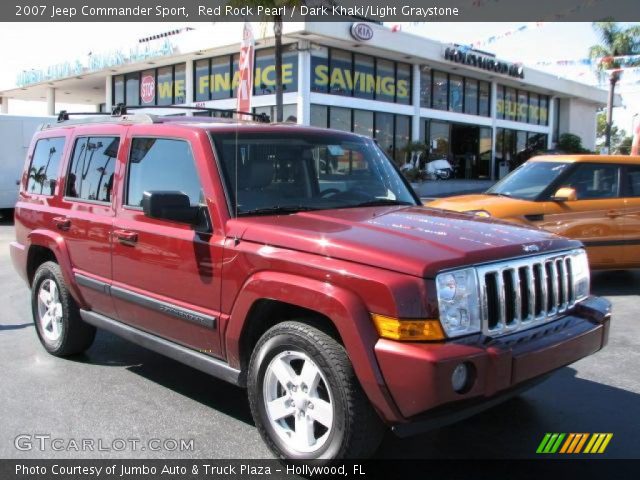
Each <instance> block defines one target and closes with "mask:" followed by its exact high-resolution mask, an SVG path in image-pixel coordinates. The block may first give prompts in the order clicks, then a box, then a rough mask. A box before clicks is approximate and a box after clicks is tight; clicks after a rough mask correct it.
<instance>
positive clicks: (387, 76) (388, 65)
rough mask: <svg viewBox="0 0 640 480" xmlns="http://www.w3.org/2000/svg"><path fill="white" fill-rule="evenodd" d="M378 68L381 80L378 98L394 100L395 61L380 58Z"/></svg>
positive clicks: (377, 92) (388, 100) (377, 93)
mask: <svg viewBox="0 0 640 480" xmlns="http://www.w3.org/2000/svg"><path fill="white" fill-rule="evenodd" d="M376 68H377V74H378V80H379V86H378V89H377V91H376V100H381V101H383V102H393V101H394V100H395V91H396V84H395V68H394V63H393V62H391V61H389V60H381V59H378V61H377V62H376Z"/></svg>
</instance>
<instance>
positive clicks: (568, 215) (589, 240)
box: [537, 163, 624, 268]
mask: <svg viewBox="0 0 640 480" xmlns="http://www.w3.org/2000/svg"><path fill="white" fill-rule="evenodd" d="M620 173H621V172H620V168H619V167H618V166H617V165H614V164H596V163H580V164H578V165H576V166H575V167H574V169H572V171H571V172H570V173H569V175H568V177H567V178H566V179H565V180H564V181H563V182H562V184H561V185H560V187H569V188H573V189H574V190H575V191H576V195H577V200H575V201H567V202H561V201H558V202H554V201H548V202H545V205H544V220H543V221H542V222H540V223H539V224H537V225H539V226H540V227H542V228H544V229H545V230H548V231H550V232H553V233H556V234H558V235H562V236H565V237H569V238H575V239H577V240H580V241H582V242H583V243H584V245H585V247H587V253H588V255H589V264H590V265H591V267H592V268H616V267H617V266H620V265H623V264H624V258H623V255H622V254H621V250H620V246H621V243H622V242H623V240H624V234H623V203H624V202H623V200H622V198H621V196H620Z"/></svg>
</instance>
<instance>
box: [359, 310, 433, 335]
mask: <svg viewBox="0 0 640 480" xmlns="http://www.w3.org/2000/svg"><path fill="white" fill-rule="evenodd" d="M371 319H372V320H373V323H374V325H375V326H376V329H377V330H378V334H379V335H380V337H381V338H388V339H390V340H399V341H404V342H408V341H414V342H415V341H420V340H431V341H433V340H444V339H445V336H444V332H443V330H442V326H441V325H440V321H439V320H401V319H399V318H393V317H386V316H384V315H377V314H375V313H372V314H371Z"/></svg>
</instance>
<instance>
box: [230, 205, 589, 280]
mask: <svg viewBox="0 0 640 480" xmlns="http://www.w3.org/2000/svg"><path fill="white" fill-rule="evenodd" d="M227 235H228V236H232V237H236V238H239V239H242V240H245V241H251V242H256V243H260V244H265V245H270V246H274V247H281V248H287V249H293V250H298V251H303V252H308V253H312V254H317V255H323V256H327V257H332V258H336V259H341V260H346V261H352V262H357V263H361V264H365V265H371V266H376V267H380V268H385V269H388V270H393V271H397V272H402V273H406V274H410V275H415V276H419V277H423V278H428V277H433V276H435V275H436V274H437V272H439V271H440V270H443V269H447V268H454V267H463V266H466V265H473V264H478V263H485V262H491V261H496V260H500V259H505V258H512V257H519V256H522V255H523V254H524V249H523V246H524V245H532V244H533V245H536V246H537V247H538V251H539V252H540V253H542V252H544V251H551V250H560V249H566V248H575V247H578V246H580V244H579V243H578V242H575V241H572V240H567V239H564V238H561V237H558V236H555V235H553V234H550V233H547V232H545V231H542V230H538V229H534V228H528V227H521V226H517V225H513V224H511V223H506V222H502V221H498V220H492V219H486V218H478V217H475V216H473V215H469V214H462V213H455V212H448V211H444V210H437V209H430V208H426V207H418V206H416V207H367V208H347V209H338V210H322V211H316V212H301V213H296V214H293V215H277V216H271V215H270V216H258V217H240V218H237V219H233V220H231V221H230V222H229V225H228V232H227ZM533 248H535V247H533Z"/></svg>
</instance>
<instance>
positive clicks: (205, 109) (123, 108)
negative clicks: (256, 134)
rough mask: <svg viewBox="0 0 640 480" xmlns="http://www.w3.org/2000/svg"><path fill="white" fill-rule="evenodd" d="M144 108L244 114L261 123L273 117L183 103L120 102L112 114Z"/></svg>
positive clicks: (220, 114) (230, 116) (227, 115)
mask: <svg viewBox="0 0 640 480" xmlns="http://www.w3.org/2000/svg"><path fill="white" fill-rule="evenodd" d="M144 108H158V109H162V110H165V109H175V110H193V111H200V112H208V113H216V114H218V115H219V116H220V118H233V117H234V115H243V116H248V117H251V118H253V120H255V121H256V122H260V123H269V122H270V121H271V119H270V118H269V115H267V114H266V113H253V112H242V111H240V110H232V109H223V108H210V107H195V106H190V105H189V106H182V105H151V106H147V105H124V104H122V103H119V104H118V105H116V106H115V107H113V111H112V113H111V115H112V116H121V115H126V114H127V113H128V111H129V110H140V109H144Z"/></svg>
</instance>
